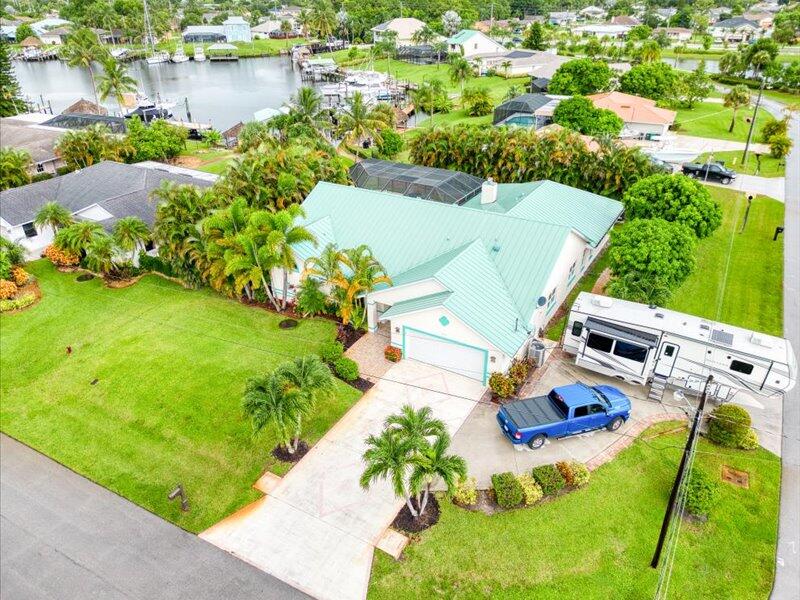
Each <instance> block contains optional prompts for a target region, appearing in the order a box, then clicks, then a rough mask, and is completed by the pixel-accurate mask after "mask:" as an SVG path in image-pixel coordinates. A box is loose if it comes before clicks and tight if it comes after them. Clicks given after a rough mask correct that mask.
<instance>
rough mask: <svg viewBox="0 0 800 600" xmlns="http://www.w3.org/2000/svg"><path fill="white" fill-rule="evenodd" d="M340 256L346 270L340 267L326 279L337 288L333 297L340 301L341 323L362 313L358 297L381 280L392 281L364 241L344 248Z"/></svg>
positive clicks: (369, 290) (348, 321)
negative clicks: (355, 245) (332, 277)
mask: <svg viewBox="0 0 800 600" xmlns="http://www.w3.org/2000/svg"><path fill="white" fill-rule="evenodd" d="M340 260H341V263H342V265H343V266H344V267H345V268H346V271H347V273H346V274H345V273H344V271H342V270H340V271H339V274H338V276H336V277H335V278H334V279H331V280H330V281H329V283H330V284H331V286H332V287H333V288H334V289H335V290H336V291H335V293H334V299H335V300H336V301H337V303H338V305H339V316H340V317H341V319H342V324H344V325H348V324H349V323H350V322H351V321H353V320H354V317H363V316H364V313H363V309H364V307H363V305H362V304H359V303H358V298H359V297H361V296H363V295H364V294H368V293H369V292H371V291H373V290H374V289H375V287H376V286H378V285H379V284H381V283H385V284H387V285H391V284H392V280H391V278H390V277H389V276H388V275H387V274H386V271H385V270H384V268H383V265H381V263H380V262H379V261H378V260H377V259H376V258H375V256H374V255H373V254H372V250H370V248H369V246H366V245H364V244H362V245H361V246H358V247H356V248H348V249H347V250H344V252H343V253H342V255H341V259H340ZM359 320H360V319H359Z"/></svg>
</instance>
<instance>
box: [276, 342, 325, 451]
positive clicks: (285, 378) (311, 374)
mask: <svg viewBox="0 0 800 600" xmlns="http://www.w3.org/2000/svg"><path fill="white" fill-rule="evenodd" d="M274 376H275V377H276V378H278V379H279V380H280V382H281V386H282V388H283V393H284V394H285V395H286V396H289V397H291V401H292V402H294V403H295V404H296V405H297V406H298V407H299V406H302V407H304V410H298V411H297V414H296V422H295V428H294V441H293V446H292V448H293V450H292V451H296V450H297V447H298V444H299V442H300V433H301V431H302V418H303V415H304V414H306V413H308V412H310V411H311V410H313V408H314V406H315V405H316V404H317V402H321V401H325V400H331V399H332V398H333V397H334V396H335V394H336V380H335V379H334V377H333V374H332V373H331V370H330V369H329V368H328V366H327V365H326V364H325V363H324V362H322V359H321V358H320V357H319V356H317V355H316V354H306V355H305V356H300V357H298V358H295V359H294V360H293V361H290V362H286V363H283V364H282V365H280V366H279V367H278V368H277V369H276V370H275V373H274Z"/></svg>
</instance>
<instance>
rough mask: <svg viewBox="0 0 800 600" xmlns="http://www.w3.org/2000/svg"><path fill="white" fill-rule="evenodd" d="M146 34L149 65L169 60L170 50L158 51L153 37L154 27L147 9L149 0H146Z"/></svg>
mask: <svg viewBox="0 0 800 600" xmlns="http://www.w3.org/2000/svg"><path fill="white" fill-rule="evenodd" d="M143 4H144V34H145V45H146V46H147V48H148V49H149V50H150V54H149V56H148V57H147V58H146V59H145V60H147V64H148V65H157V64H160V63H165V62H169V52H163V51H157V50H156V44H155V41H154V40H155V38H154V37H153V27H152V25H151V24H150V11H149V10H148V9H147V0H144V2H143Z"/></svg>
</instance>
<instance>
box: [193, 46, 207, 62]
mask: <svg viewBox="0 0 800 600" xmlns="http://www.w3.org/2000/svg"><path fill="white" fill-rule="evenodd" d="M205 59H206V52H205V50H203V47H202V46H195V47H194V60H195V62H203V61H204V60H205Z"/></svg>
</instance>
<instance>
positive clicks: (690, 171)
mask: <svg viewBox="0 0 800 600" xmlns="http://www.w3.org/2000/svg"><path fill="white" fill-rule="evenodd" d="M681 172H682V173H683V174H684V175H688V176H689V177H694V178H696V179H703V180H712V181H719V182H720V183H721V184H723V185H728V184H729V183H730V182H731V181H733V180H734V179H736V171H732V170H731V169H729V168H728V167H726V166H725V165H724V164H722V163H718V162H712V163H704V164H700V163H687V164H685V165H683V167H681Z"/></svg>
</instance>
